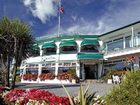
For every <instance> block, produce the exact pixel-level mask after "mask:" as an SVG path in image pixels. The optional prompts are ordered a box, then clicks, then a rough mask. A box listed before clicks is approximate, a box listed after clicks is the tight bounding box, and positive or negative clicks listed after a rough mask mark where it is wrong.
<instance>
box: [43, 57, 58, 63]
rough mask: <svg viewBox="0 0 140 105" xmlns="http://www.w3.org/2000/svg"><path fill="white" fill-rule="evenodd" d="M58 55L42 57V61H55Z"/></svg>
mask: <svg viewBox="0 0 140 105" xmlns="http://www.w3.org/2000/svg"><path fill="white" fill-rule="evenodd" d="M55 60H56V56H48V57H42V61H44V62H45V61H55Z"/></svg>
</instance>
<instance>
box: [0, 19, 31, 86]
mask: <svg viewBox="0 0 140 105" xmlns="http://www.w3.org/2000/svg"><path fill="white" fill-rule="evenodd" d="M5 24H6V25H5ZM7 24H8V25H7ZM9 27H10V28H9ZM0 35H1V36H0V39H1V40H2V41H3V43H5V45H7V47H6V49H5V48H3V47H1V49H2V50H3V51H2V55H3V54H5V55H6V56H7V59H4V57H3V58H2V60H5V62H6V63H7V65H6V68H7V70H6V71H8V72H6V74H7V76H8V77H9V70H8V68H10V59H14V61H15V63H14V66H13V68H12V88H14V86H15V79H16V70H17V67H18V66H19V65H20V63H21V61H22V59H25V58H27V57H28V54H29V52H30V49H31V46H32V41H33V37H32V35H31V29H30V27H29V26H28V25H27V24H25V23H23V22H21V21H20V20H9V19H8V18H3V19H2V20H1V21H0ZM0 44H1V45H2V43H0ZM4 51H6V53H4ZM2 60H1V61H2ZM6 80H7V81H9V78H7V79H6ZM8 86H9V85H8Z"/></svg>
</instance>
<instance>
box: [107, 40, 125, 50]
mask: <svg viewBox="0 0 140 105" xmlns="http://www.w3.org/2000/svg"><path fill="white" fill-rule="evenodd" d="M120 49H123V39H122V38H121V39H120V38H119V40H118V39H116V40H115V41H113V42H111V43H107V50H108V51H114V50H120Z"/></svg>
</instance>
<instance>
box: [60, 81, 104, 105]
mask: <svg viewBox="0 0 140 105" xmlns="http://www.w3.org/2000/svg"><path fill="white" fill-rule="evenodd" d="M62 86H63V88H64V90H65V92H66V93H67V95H68V98H69V100H70V104H71V105H104V100H103V99H102V97H99V96H96V95H95V94H96V92H94V93H90V94H89V87H90V85H89V84H88V86H87V87H86V89H85V91H84V89H83V87H82V84H81V83H80V89H79V93H78V96H77V97H75V98H74V100H72V99H71V96H70V94H69V92H68V90H67V89H66V88H65V87H64V85H63V84H62Z"/></svg>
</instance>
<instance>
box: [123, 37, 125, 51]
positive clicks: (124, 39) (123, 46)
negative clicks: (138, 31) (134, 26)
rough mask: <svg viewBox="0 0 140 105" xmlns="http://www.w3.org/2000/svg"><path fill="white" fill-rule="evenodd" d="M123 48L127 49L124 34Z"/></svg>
mask: <svg viewBox="0 0 140 105" xmlns="http://www.w3.org/2000/svg"><path fill="white" fill-rule="evenodd" d="M123 49H125V37H124V36H123Z"/></svg>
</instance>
